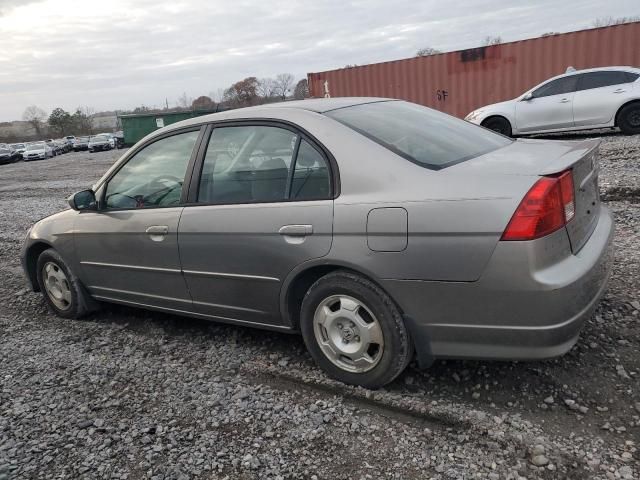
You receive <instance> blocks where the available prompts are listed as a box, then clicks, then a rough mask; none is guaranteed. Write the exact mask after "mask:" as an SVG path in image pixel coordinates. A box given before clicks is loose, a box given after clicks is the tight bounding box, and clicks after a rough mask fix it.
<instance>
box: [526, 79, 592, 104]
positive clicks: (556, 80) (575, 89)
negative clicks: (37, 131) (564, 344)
mask: <svg viewBox="0 0 640 480" xmlns="http://www.w3.org/2000/svg"><path fill="white" fill-rule="evenodd" d="M580 75H582V74H571V75H565V76H563V77H558V78H552V79H551V80H549V81H548V82H546V83H543V84H542V85H539V86H537V87H535V88H534V89H533V90H531V94H532V95H533V98H547V97H555V96H556V95H568V94H570V93H576V92H577V91H578V83H579V82H580V78H579V76H580ZM570 78H575V79H576V82H575V85H574V86H573V90H570V91H568V92H563V93H554V94H553V95H544V96H542V97H539V96H537V95H536V94H535V92H536V91H538V90H540V89H541V88H543V87H546V86H547V85H550V84H552V83H553V82H560V81H563V80H567V79H570Z"/></svg>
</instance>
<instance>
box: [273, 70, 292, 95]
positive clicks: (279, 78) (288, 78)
mask: <svg viewBox="0 0 640 480" xmlns="http://www.w3.org/2000/svg"><path fill="white" fill-rule="evenodd" d="M294 81H295V77H294V76H293V75H291V74H290V73H279V74H278V75H276V79H275V89H274V94H276V95H278V96H279V97H280V98H281V99H282V100H286V99H287V95H288V94H289V91H290V90H291V87H292V86H293V82H294Z"/></svg>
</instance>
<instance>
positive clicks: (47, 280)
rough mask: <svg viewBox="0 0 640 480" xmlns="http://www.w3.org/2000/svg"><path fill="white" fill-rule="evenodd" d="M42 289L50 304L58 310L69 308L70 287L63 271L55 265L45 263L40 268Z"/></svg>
mask: <svg viewBox="0 0 640 480" xmlns="http://www.w3.org/2000/svg"><path fill="white" fill-rule="evenodd" d="M42 278H43V280H44V288H45V290H46V292H47V296H48V297H49V299H50V300H51V302H52V303H53V304H54V305H55V306H56V307H57V308H59V309H60V310H68V309H69V308H70V307H71V298H72V297H71V287H70V285H69V279H68V278H67V276H66V275H65V273H64V271H63V270H62V269H61V268H60V267H59V266H58V265H57V264H55V263H53V262H47V263H45V265H44V267H43V268H42Z"/></svg>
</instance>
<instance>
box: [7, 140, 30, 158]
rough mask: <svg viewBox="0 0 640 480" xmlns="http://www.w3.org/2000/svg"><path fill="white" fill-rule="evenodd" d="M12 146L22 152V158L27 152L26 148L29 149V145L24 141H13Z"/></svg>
mask: <svg viewBox="0 0 640 480" xmlns="http://www.w3.org/2000/svg"><path fill="white" fill-rule="evenodd" d="M9 146H10V147H11V148H13V149H14V150H15V151H16V152H18V153H19V154H20V158H22V154H23V153H24V152H25V150H26V149H27V145H26V144H24V143H12V144H11V145H9Z"/></svg>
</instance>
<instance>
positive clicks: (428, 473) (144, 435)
mask: <svg viewBox="0 0 640 480" xmlns="http://www.w3.org/2000/svg"><path fill="white" fill-rule="evenodd" d="M121 153H122V151H118V152H104V153H98V154H92V155H89V154H87V153H77V154H67V155H65V156H63V157H58V158H56V159H51V160H47V161H41V162H37V163H18V164H13V165H7V166H0V260H1V264H2V265H4V266H5V272H4V275H3V280H2V283H1V284H0V345H1V347H0V365H2V368H1V369H0V480H5V479H14V478H15V479H39V478H87V479H95V478H129V479H138V478H145V479H146V478H149V479H190V478H211V479H214V478H215V479H218V478H219V479H224V478H227V479H253V478H271V479H276V478H282V479H285V478H286V479H289V478H305V479H313V478H317V479H324V478H327V479H343V478H344V479H347V478H349V479H350V478H355V479H361V478H362V479H378V478H401V479H412V478H433V479H461V478H465V479H467V478H482V479H487V478H488V479H520V478H527V479H536V478H542V479H554V478H570V479H584V478H602V479H631V478H639V476H640V466H639V462H638V458H639V457H640V453H639V452H637V451H636V448H637V443H638V440H639V439H638V437H639V432H640V395H639V393H638V378H639V377H640V353H639V348H638V347H639V346H640V335H639V334H640V325H639V316H640V312H639V311H640V298H639V295H638V278H639V276H640V268H639V266H640V242H639V239H640V238H639V237H640V195H638V192H637V187H638V166H639V162H640V137H638V136H636V137H622V136H617V135H616V136H607V137H605V139H604V144H603V147H602V164H601V165H602V171H601V183H602V189H603V191H602V193H603V197H604V198H606V199H607V203H608V205H609V207H610V208H612V209H613V211H614V213H615V216H616V223H617V233H616V238H615V244H616V249H617V250H616V254H615V255H616V264H615V267H614V275H613V277H612V280H611V284H610V288H609V291H608V293H607V295H606V296H605V298H604V299H603V301H602V303H601V304H600V306H599V308H598V310H597V311H596V313H595V314H594V316H593V318H592V319H591V320H590V321H589V322H588V324H587V326H586V328H585V330H584V333H583V335H582V337H581V339H580V341H579V343H578V345H577V346H576V347H575V348H574V349H573V350H572V351H571V352H569V354H567V355H565V356H564V357H562V358H560V359H557V360H553V361H547V362H535V363H516V362H513V363H510V362H501V363H499V362H461V361H447V362H437V363H436V365H434V366H433V367H432V368H431V369H429V370H427V371H419V370H417V369H416V367H415V365H412V366H410V367H409V368H408V370H407V371H406V373H405V374H403V375H402V376H401V377H400V378H399V379H398V380H396V381H395V382H394V383H393V384H391V385H390V386H388V387H387V388H386V389H382V390H379V391H375V392H372V391H366V390H364V389H360V388H352V387H346V386H344V385H342V384H339V383H338V382H334V381H332V380H330V379H327V378H326V377H325V376H324V375H323V374H322V373H321V372H320V371H319V370H318V369H317V368H316V367H315V365H314V364H313V363H312V361H311V359H310V357H309V355H308V354H307V353H306V351H305V349H304V345H303V343H302V341H301V339H300V338H298V337H296V336H290V335H285V334H280V333H272V332H262V331H257V330H252V329H247V328H241V327H234V326H226V325H221V324H215V323H206V322H202V321H197V320H192V319H185V318H180V317H174V316H170V315H163V314H158V313H150V312H145V311H141V310H135V309H129V308H125V307H118V306H110V307H108V308H106V309H104V310H103V311H101V312H99V313H97V314H94V315H93V316H91V317H89V318H88V319H86V320H84V321H65V320H63V319H59V318H57V317H55V316H53V315H52V314H50V313H49V312H48V311H47V310H46V308H45V306H44V304H43V302H42V300H41V297H40V296H39V295H37V294H34V293H31V292H29V291H27V290H26V289H25V286H24V282H23V279H22V273H21V270H20V266H19V259H18V256H19V249H20V245H21V243H22V239H23V237H24V234H25V232H26V229H27V228H28V226H29V225H30V224H31V223H33V222H34V221H35V220H37V219H39V218H41V217H43V216H45V215H47V214H50V213H52V212H55V211H57V210H58V209H60V208H64V206H65V201H64V199H65V197H66V196H67V195H68V194H70V193H72V192H73V191H75V190H79V189H82V188H85V187H87V186H88V185H90V184H91V183H92V182H93V181H95V179H97V178H98V177H99V176H100V175H101V174H102V173H103V172H104V171H105V170H106V169H107V168H108V167H109V165H111V163H112V162H113V161H114V159H115V158H117V156H119V155H120V154H121Z"/></svg>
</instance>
